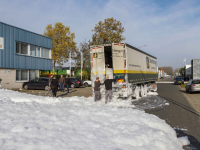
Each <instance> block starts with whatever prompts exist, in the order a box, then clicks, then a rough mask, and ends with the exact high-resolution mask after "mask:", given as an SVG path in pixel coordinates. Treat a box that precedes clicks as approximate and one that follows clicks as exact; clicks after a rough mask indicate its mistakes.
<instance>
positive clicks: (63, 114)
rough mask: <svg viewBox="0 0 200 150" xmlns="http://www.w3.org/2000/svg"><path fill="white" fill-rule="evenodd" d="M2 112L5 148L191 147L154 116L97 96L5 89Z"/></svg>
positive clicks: (0, 98) (148, 149)
mask: <svg viewBox="0 0 200 150" xmlns="http://www.w3.org/2000/svg"><path fill="white" fill-rule="evenodd" d="M0 114H1V115H0V147H1V149H4V150H8V149H14V150H22V149H24V150H33V149H34V150H35V149H42V150H55V149H58V150H61V149H63V150H66V149H67V150H70V149H81V150H82V149H85V150H90V149H95V150H99V149H104V150H116V149H123V150H126V149H127V150H129V149H136V150H181V149H182V145H183V143H184V144H185V143H186V142H185V140H184V142H183V139H181V140H179V139H177V137H176V133H175V131H174V130H173V129H172V128H171V127H170V126H169V125H167V124H166V123H165V121H163V120H161V119H159V118H158V117H156V116H154V115H150V114H147V113H145V112H144V111H140V110H135V109H134V110H133V109H130V108H129V109H120V108H117V107H113V106H109V105H104V106H102V104H101V103H95V102H93V98H92V97H89V98H85V97H70V98H51V97H42V96H34V95H29V94H23V93H19V92H15V91H10V90H0ZM186 141H187V140H186Z"/></svg>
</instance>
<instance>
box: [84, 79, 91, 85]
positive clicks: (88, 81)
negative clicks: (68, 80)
mask: <svg viewBox="0 0 200 150" xmlns="http://www.w3.org/2000/svg"><path fill="white" fill-rule="evenodd" d="M83 85H85V86H91V85H92V82H91V80H86V81H84V82H83Z"/></svg>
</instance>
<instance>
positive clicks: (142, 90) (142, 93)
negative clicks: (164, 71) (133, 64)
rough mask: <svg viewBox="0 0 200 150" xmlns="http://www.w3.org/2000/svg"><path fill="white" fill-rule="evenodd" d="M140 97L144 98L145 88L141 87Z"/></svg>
mask: <svg viewBox="0 0 200 150" xmlns="http://www.w3.org/2000/svg"><path fill="white" fill-rule="evenodd" d="M140 97H144V86H142V85H141V87H140Z"/></svg>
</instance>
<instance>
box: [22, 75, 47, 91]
mask: <svg viewBox="0 0 200 150" xmlns="http://www.w3.org/2000/svg"><path fill="white" fill-rule="evenodd" d="M22 87H23V88H24V89H25V90H28V89H38V90H39V89H44V90H49V78H46V77H40V78H35V79H33V80H31V81H29V82H24V83H23V85H22Z"/></svg>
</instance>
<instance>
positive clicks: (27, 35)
mask: <svg viewBox="0 0 200 150" xmlns="http://www.w3.org/2000/svg"><path fill="white" fill-rule="evenodd" d="M51 49H52V39H51V38H49V37H45V36H43V35H40V34H36V33H33V32H30V31H27V30H24V29H20V28H18V27H14V26H12V25H8V24H5V23H2V22H0V78H1V79H2V81H1V87H3V88H8V89H12V88H20V87H21V86H22V83H23V82H26V81H30V80H31V79H34V78H36V77H39V72H40V70H52V59H51Z"/></svg>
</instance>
